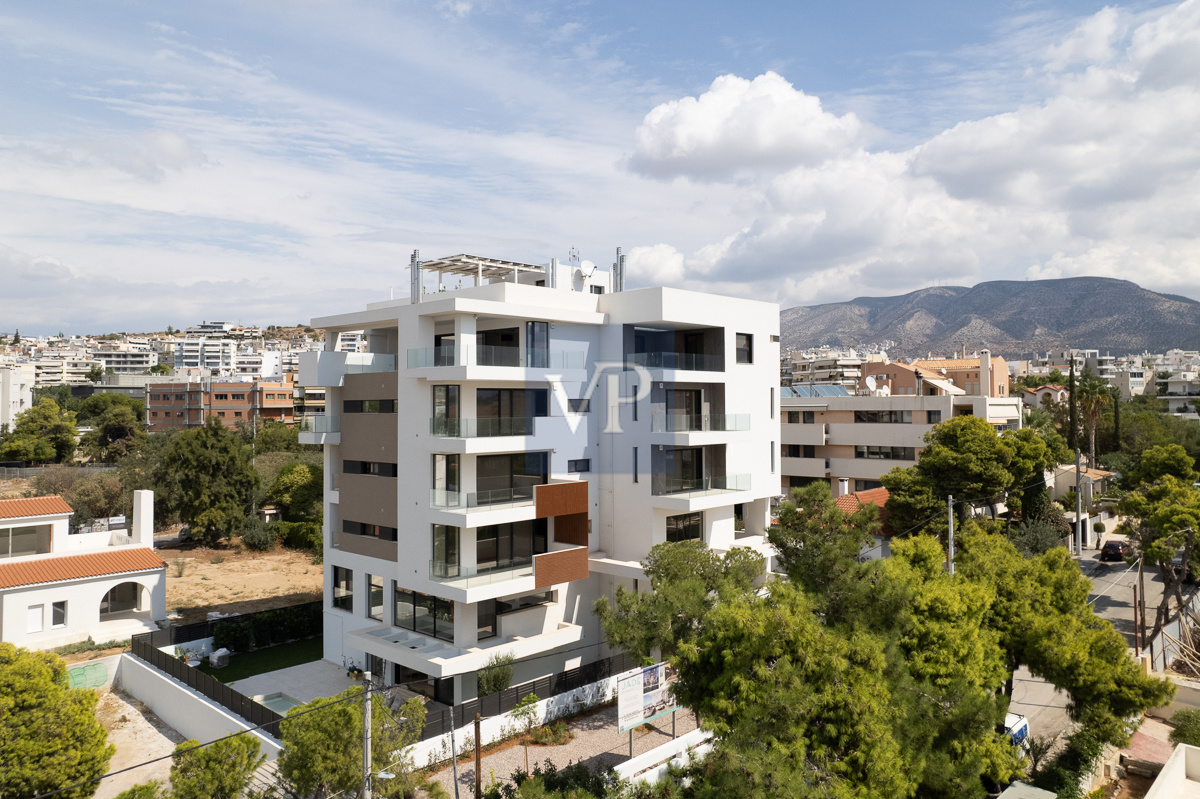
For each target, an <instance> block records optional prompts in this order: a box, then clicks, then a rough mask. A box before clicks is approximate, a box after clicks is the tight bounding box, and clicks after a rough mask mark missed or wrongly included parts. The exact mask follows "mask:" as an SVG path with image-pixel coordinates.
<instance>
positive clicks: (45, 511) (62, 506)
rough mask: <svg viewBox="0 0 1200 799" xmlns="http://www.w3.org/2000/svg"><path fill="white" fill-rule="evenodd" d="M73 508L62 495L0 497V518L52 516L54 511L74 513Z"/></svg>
mask: <svg viewBox="0 0 1200 799" xmlns="http://www.w3.org/2000/svg"><path fill="white" fill-rule="evenodd" d="M74 512H75V509H74V508H72V507H71V506H70V505H68V504H67V503H66V500H64V499H63V498H62V497H60V496H58V495H57V494H55V495H54V496H49V497H28V498H26V499H0V519H20V518H23V517H26V516H53V515H54V514H56V513H74Z"/></svg>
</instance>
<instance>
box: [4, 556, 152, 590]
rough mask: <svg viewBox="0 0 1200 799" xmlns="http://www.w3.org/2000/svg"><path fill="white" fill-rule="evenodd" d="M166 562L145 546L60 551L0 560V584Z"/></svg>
mask: <svg viewBox="0 0 1200 799" xmlns="http://www.w3.org/2000/svg"><path fill="white" fill-rule="evenodd" d="M165 568H167V564H166V563H163V559H162V558H160V557H159V556H158V554H157V553H155V551H154V550H153V549H150V548H149V547H120V548H118V549H113V550H112V551H110V552H96V553H92V554H89V555H62V556H61V557H57V558H40V559H38V560H26V561H19V562H17V563H2V562H0V588H15V587H17V586H22V585H38V584H40V583H59V582H62V581H64V580H78V579H80V578H82V577H103V576H105V575H109V574H128V573H131V572H144V571H153V570H155V569H165Z"/></svg>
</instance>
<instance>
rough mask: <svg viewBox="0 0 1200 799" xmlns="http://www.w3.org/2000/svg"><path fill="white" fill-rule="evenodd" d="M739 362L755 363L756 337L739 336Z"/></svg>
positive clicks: (745, 334)
mask: <svg viewBox="0 0 1200 799" xmlns="http://www.w3.org/2000/svg"><path fill="white" fill-rule="evenodd" d="M737 362H738V363H754V336H752V335H751V334H749V333H738V334H737Z"/></svg>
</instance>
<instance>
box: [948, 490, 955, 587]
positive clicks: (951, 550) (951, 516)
mask: <svg viewBox="0 0 1200 799" xmlns="http://www.w3.org/2000/svg"><path fill="white" fill-rule="evenodd" d="M946 512H947V514H948V515H949V519H950V541H949V544H950V546H949V547H948V548H947V549H946V563H948V564H949V566H950V574H954V495H953V494H950V495H948V496H947V497H946Z"/></svg>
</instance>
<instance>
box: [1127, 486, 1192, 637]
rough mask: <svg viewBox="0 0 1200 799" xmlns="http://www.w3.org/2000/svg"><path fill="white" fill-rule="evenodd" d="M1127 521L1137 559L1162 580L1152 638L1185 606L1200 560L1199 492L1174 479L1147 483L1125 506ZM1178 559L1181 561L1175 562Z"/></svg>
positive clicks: (1128, 498)
mask: <svg viewBox="0 0 1200 799" xmlns="http://www.w3.org/2000/svg"><path fill="white" fill-rule="evenodd" d="M1121 511H1122V513H1124V514H1125V515H1126V516H1127V517H1128V519H1127V521H1126V523H1125V524H1124V525H1122V528H1123V531H1124V532H1126V533H1127V534H1128V536H1129V543H1130V544H1131V545H1132V546H1133V550H1134V553H1135V556H1138V557H1142V558H1144V559H1145V564H1146V566H1149V567H1154V568H1156V569H1157V570H1158V573H1159V576H1160V577H1161V579H1162V581H1163V594H1162V601H1161V602H1160V603H1159V605H1158V608H1157V610H1156V612H1155V616H1154V629H1153V632H1152V633H1151V638H1152V639H1153V638H1154V637H1155V636H1157V635H1158V633H1159V631H1160V630H1162V627H1163V625H1164V624H1166V622H1167V618H1168V616H1169V615H1170V609H1171V602H1172V600H1174V602H1175V606H1176V607H1183V583H1184V581H1185V580H1186V577H1187V574H1186V572H1187V569H1186V566H1187V564H1190V563H1192V562H1193V558H1194V557H1196V556H1197V555H1200V552H1197V543H1200V533H1198V532H1197V531H1200V489H1197V488H1196V487H1195V486H1193V485H1192V484H1191V483H1190V482H1184V481H1182V480H1180V479H1179V478H1177V477H1175V476H1174V475H1171V474H1164V475H1163V476H1161V477H1159V478H1158V479H1156V480H1154V482H1151V483H1144V484H1142V485H1141V486H1139V487H1138V489H1137V490H1136V491H1134V492H1133V493H1131V494H1129V495H1128V496H1126V497H1125V499H1123V500H1122V501H1121ZM1177 556H1178V562H1176V557H1177Z"/></svg>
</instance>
